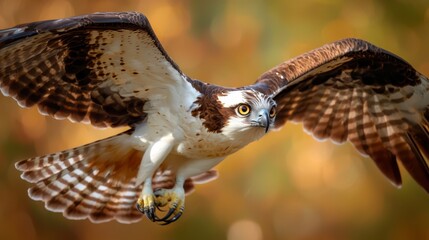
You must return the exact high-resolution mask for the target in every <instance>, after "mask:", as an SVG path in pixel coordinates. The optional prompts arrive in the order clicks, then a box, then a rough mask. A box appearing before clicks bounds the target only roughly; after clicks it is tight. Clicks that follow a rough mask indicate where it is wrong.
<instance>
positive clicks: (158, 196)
mask: <svg viewBox="0 0 429 240" xmlns="http://www.w3.org/2000/svg"><path fill="white" fill-rule="evenodd" d="M137 209H138V210H139V211H140V212H142V213H143V214H144V215H146V217H147V218H148V219H149V220H151V221H152V222H157V223H159V224H161V225H167V224H170V223H172V222H175V221H176V220H177V219H179V218H180V216H182V214H183V210H184V193H182V192H181V191H177V190H176V191H175V190H174V189H157V190H156V191H155V192H154V193H153V194H147V195H143V196H142V197H140V198H139V199H138V201H137ZM167 210H168V211H167ZM166 211H167V213H165V215H164V216H162V217H159V216H158V215H157V214H156V213H157V212H166Z"/></svg>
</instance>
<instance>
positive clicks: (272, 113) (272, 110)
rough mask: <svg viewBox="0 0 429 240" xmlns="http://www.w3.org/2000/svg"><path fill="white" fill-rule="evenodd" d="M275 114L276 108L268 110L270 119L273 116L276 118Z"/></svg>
mask: <svg viewBox="0 0 429 240" xmlns="http://www.w3.org/2000/svg"><path fill="white" fill-rule="evenodd" d="M276 114H277V109H276V107H272V108H271V110H270V118H273V117H275V116H276Z"/></svg>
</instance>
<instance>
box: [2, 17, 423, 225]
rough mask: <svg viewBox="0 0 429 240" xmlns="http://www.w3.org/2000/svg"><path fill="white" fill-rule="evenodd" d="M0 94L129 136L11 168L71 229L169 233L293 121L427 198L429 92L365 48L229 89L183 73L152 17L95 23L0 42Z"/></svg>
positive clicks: (36, 30)
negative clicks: (229, 172)
mask: <svg viewBox="0 0 429 240" xmlns="http://www.w3.org/2000/svg"><path fill="white" fill-rule="evenodd" d="M0 89H1V91H2V93H3V94H4V95H5V96H10V97H12V98H14V99H15V100H16V101H17V102H18V104H19V105H20V106H22V107H31V106H37V107H38V109H39V110H40V112H41V113H42V114H45V115H49V116H52V117H54V118H56V119H69V120H71V121H73V122H84V123H90V124H92V125H94V126H96V127H119V126H128V127H129V128H130V129H129V130H127V131H125V132H123V133H120V134H118V135H116V136H112V137H110V138H107V139H102V140H99V141H96V142H93V143H90V144H87V145H83V146H80V147H77V148H74V149H69V150H65V151H61V152H57V153H53V154H49V155H46V156H41V157H35V158H30V159H26V160H23V161H20V162H18V163H17V164H16V168H17V169H18V170H20V171H22V172H23V173H22V175H21V176H22V178H23V179H25V180H27V181H28V182H30V183H33V184H34V185H33V186H32V187H31V188H30V189H29V191H28V192H29V195H30V197H31V198H32V199H35V200H41V201H43V202H45V206H46V208H47V209H49V210H51V211H56V212H62V213H63V214H64V216H65V217H67V218H71V219H85V218H88V219H90V220H91V221H93V222H104V221H109V220H112V219H115V220H117V221H119V222H124V223H130V222H134V221H137V220H139V219H140V218H141V217H142V216H143V214H142V213H144V215H146V216H147V217H148V218H149V219H150V220H152V221H155V222H158V223H161V224H169V223H171V222H174V221H176V220H177V219H178V218H179V217H180V216H181V214H182V213H183V210H184V204H185V194H186V193H189V192H190V191H192V190H193V188H194V184H199V183H204V182H207V181H210V180H212V179H215V178H216V177H217V173H216V171H215V170H213V167H214V166H216V165H217V164H218V163H220V162H221V161H222V160H223V159H224V158H225V157H227V156H228V155H230V154H232V153H234V152H236V151H238V150H239V149H241V148H243V147H244V146H246V145H247V144H249V143H250V142H253V141H255V140H257V139H259V138H261V137H262V136H264V135H265V134H266V133H267V132H268V131H269V130H271V129H276V128H280V127H282V126H283V125H284V124H285V123H286V122H287V121H295V122H302V123H303V125H304V128H305V130H306V131H307V132H309V133H311V134H312V135H313V136H314V137H316V138H318V139H326V138H329V139H331V140H333V141H335V142H345V141H350V142H351V143H352V144H353V145H354V146H355V147H356V149H357V150H358V151H359V152H360V153H362V154H363V155H366V156H369V157H370V158H372V159H373V160H374V162H375V163H376V165H377V167H378V168H379V169H380V170H381V171H382V172H383V174H384V175H386V177H388V178H389V179H390V180H391V181H392V183H394V184H395V185H396V186H400V185H401V183H402V181H401V175H400V172H399V168H398V164H397V161H398V160H399V161H400V162H402V164H403V165H404V167H405V168H406V169H407V170H408V172H409V173H410V174H411V176H412V177H413V178H414V179H415V180H416V181H417V182H418V183H419V184H420V186H422V187H423V188H424V189H425V190H426V191H428V192H429V168H428V166H427V163H426V160H427V159H428V158H429V144H428V143H429V93H428V91H429V81H428V79H427V77H425V76H423V75H422V74H420V73H418V72H417V71H416V70H415V69H414V68H413V67H412V66H411V65H409V64H408V63H407V62H405V61H404V60H402V59H401V58H399V57H397V56H395V55H393V54H392V53H389V52H387V51H385V50H383V49H381V48H378V47H376V46H374V45H372V44H370V43H368V42H365V41H363V40H359V39H344V40H340V41H337V42H333V43H330V44H327V45H325V46H322V47H321V48H318V49H315V50H313V51H310V52H308V53H305V54H303V55H301V56H298V57H296V58H294V59H291V60H289V61H286V62H284V63H282V64H280V65H278V66H276V67H274V68H273V69H271V70H269V71H268V72H266V73H264V74H263V75H262V76H261V77H259V78H258V80H257V81H256V82H255V83H254V84H252V85H249V86H244V87H241V88H227V87H221V86H216V85H210V84H206V83H204V82H201V81H198V80H195V79H192V78H190V77H188V76H187V75H185V74H184V73H183V72H182V71H181V70H180V68H179V67H178V65H177V64H176V63H174V62H173V60H172V59H171V58H170V57H169V56H168V55H167V53H166V51H165V50H164V49H163V47H162V46H161V44H160V42H159V41H158V39H157V38H156V36H155V33H154V32H153V30H152V28H151V26H150V24H149V21H148V20H147V18H146V17H145V16H144V15H142V14H140V13H135V12H110V13H94V14H90V15H84V16H77V17H71V18H65V19H59V20H49V21H41V22H34V23H29V24H22V25H18V26H16V27H13V28H9V29H5V30H0ZM136 206H137V207H136ZM159 208H167V209H168V211H167V212H166V213H165V214H163V215H162V216H160V215H159V210H158V209H159Z"/></svg>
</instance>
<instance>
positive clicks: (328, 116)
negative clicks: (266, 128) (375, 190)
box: [252, 39, 429, 192]
mask: <svg viewBox="0 0 429 240" xmlns="http://www.w3.org/2000/svg"><path fill="white" fill-rule="evenodd" d="M252 87H254V88H257V89H259V90H261V91H263V92H266V93H268V94H270V93H271V94H272V96H273V98H274V99H275V101H276V102H277V104H278V115H277V117H276V123H275V127H276V128H279V127H281V126H282V125H284V124H285V123H286V121H288V120H289V121H294V122H302V123H303V125H304V128H305V130H306V131H307V132H309V133H311V134H312V135H313V136H314V137H315V138H318V139H326V138H330V139H331V140H333V141H335V142H338V143H341V142H344V141H350V142H351V143H352V144H353V145H354V146H355V147H356V148H357V150H358V151H359V152H360V153H362V154H364V155H367V156H369V157H371V158H372V159H373V160H374V161H375V163H376V165H377V166H378V168H379V169H380V170H381V171H382V172H383V173H384V174H385V175H386V176H387V177H388V178H389V179H390V180H391V181H392V182H393V183H394V184H395V185H396V186H400V185H401V184H402V181H401V175H400V172H399V169H398V165H397V160H399V161H400V162H402V164H403V166H404V167H405V168H406V169H407V170H408V172H409V173H410V174H411V176H412V177H413V178H414V179H415V180H416V181H417V182H418V183H419V184H420V185H421V186H422V187H423V188H424V189H425V190H426V191H427V192H429V168H428V166H427V162H426V161H427V160H428V159H429V81H428V78H427V77H425V76H423V75H422V74H420V73H418V72H417V71H416V70H415V69H414V68H413V67H412V66H411V65H409V64H408V63H406V62H405V61H404V60H402V59H400V58H399V57H397V56H395V55H393V54H391V53H389V52H387V51H385V50H383V49H381V48H378V47H376V46H374V45H371V44H370V43H368V42H365V41H362V40H358V39H345V40H341V41H338V42H334V43H331V44H327V45H325V46H323V47H321V48H318V49H315V50H313V51H311V52H308V53H306V54H303V55H301V56H298V57H297V58H294V59H292V60H290V61H287V62H284V63H282V64H280V65H278V66H277V67H275V68H273V69H271V70H270V71H268V72H266V73H265V74H263V75H262V76H261V77H260V78H259V79H258V81H257V82H256V83H255V85H253V86H252Z"/></svg>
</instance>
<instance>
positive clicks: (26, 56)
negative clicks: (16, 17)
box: [0, 12, 217, 223]
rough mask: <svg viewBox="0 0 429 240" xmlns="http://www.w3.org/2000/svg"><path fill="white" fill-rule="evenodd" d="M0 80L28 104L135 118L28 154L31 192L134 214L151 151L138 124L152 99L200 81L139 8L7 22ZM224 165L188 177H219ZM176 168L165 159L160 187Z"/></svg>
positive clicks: (103, 121)
mask: <svg viewBox="0 0 429 240" xmlns="http://www.w3.org/2000/svg"><path fill="white" fill-rule="evenodd" d="M0 62H1V64H0V89H1V91H2V93H3V94H4V95H6V96H10V97H13V98H14V99H15V100H16V101H17V102H18V103H19V104H20V105H21V106H23V107H31V106H38V108H39V110H40V112H41V113H42V114H46V115H49V116H52V117H55V118H56V119H69V120H71V121H74V122H86V123H90V124H92V125H94V126H97V127H118V126H130V127H131V129H130V130H129V131H127V132H124V133H122V134H119V135H117V136H114V137H111V138H107V139H103V140H100V141H97V142H94V143H90V144H88V145H84V146H81V147H77V148H75V149H70V150H66V151H62V152H58V153H54V154H50V155H46V156H42V157H36V158H30V159H27V160H23V161H20V162H18V163H17V164H16V168H17V169H18V170H20V171H22V172H23V173H22V175H21V176H22V178H23V179H25V180H27V181H28V182H31V183H34V184H35V185H34V186H33V187H32V188H30V189H29V195H30V197H31V198H33V199H35V200H40V201H43V202H45V206H46V208H47V209H49V210H52V211H55V212H63V214H64V216H65V217H67V218H72V219H84V218H89V219H90V220H91V221H93V222H104V221H109V220H112V219H116V220H117V221H119V222H124V223H130V222H134V221H137V220H139V219H140V218H141V217H142V214H141V213H140V212H138V210H137V209H136V207H135V204H136V201H137V198H138V196H139V194H140V192H141V189H142V186H136V184H135V182H136V179H135V177H136V176H137V170H138V169H139V165H140V162H141V159H142V156H143V154H144V151H137V150H135V149H134V145H133V143H131V140H130V138H131V137H130V134H132V132H133V131H134V126H135V125H136V124H138V123H141V122H142V121H144V120H145V118H146V117H147V113H146V112H145V104H147V103H150V102H151V101H152V100H155V101H159V98H161V99H165V96H173V95H174V94H176V95H179V96H184V95H186V94H187V92H186V91H187V90H189V88H187V87H191V84H190V82H189V81H191V80H189V79H188V78H187V77H186V76H184V75H183V74H182V72H181V71H180V69H179V68H178V66H177V65H176V64H175V63H174V62H173V61H172V60H171V59H170V57H169V56H168V55H167V54H166V52H165V51H164V49H163V48H162V46H161V45H160V43H159V41H158V39H157V38H156V36H155V34H154V32H153V30H152V28H151V26H150V24H149V22H148V20H147V19H146V17H145V16H144V15H142V14H139V13H133V12H123V13H95V14H90V15H85V16H77V17H71V18H65V19H59V20H49V21H42V22H34V23H29V24H23V25H19V26H16V27H14V28H10V29H5V30H1V31H0ZM216 176H217V175H216V172H215V171H208V172H206V173H203V174H202V175H200V176H196V177H193V178H192V179H191V178H190V179H187V180H186V182H185V186H184V188H185V191H186V192H187V193H189V192H190V191H192V189H193V186H194V183H203V182H206V181H209V180H211V179H214V178H216ZM174 184H175V176H174V175H173V174H172V173H171V172H168V171H166V170H165V171H163V170H162V169H159V171H158V172H156V173H155V175H154V178H153V188H154V189H156V188H172V187H173V186H174Z"/></svg>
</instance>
